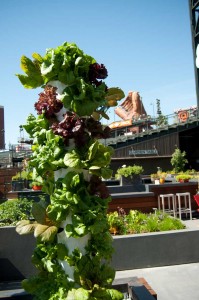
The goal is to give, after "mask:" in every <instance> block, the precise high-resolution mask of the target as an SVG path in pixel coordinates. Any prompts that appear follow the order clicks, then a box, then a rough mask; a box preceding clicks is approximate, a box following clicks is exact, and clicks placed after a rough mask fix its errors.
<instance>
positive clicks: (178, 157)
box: [171, 148, 188, 173]
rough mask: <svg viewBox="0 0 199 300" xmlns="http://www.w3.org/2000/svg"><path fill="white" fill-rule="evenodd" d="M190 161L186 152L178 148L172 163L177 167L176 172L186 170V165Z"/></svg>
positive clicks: (173, 155)
mask: <svg viewBox="0 0 199 300" xmlns="http://www.w3.org/2000/svg"><path fill="white" fill-rule="evenodd" d="M187 163H188V160H187V159H186V152H185V151H183V152H182V151H181V150H180V149H179V148H176V149H175V151H174V153H173V154H172V158H171V165H172V166H173V167H174V169H175V173H179V172H182V171H184V168H185V165H186V164H187Z"/></svg>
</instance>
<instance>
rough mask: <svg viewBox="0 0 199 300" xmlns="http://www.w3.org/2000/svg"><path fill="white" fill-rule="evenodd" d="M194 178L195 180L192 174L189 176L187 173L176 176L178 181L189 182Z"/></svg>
mask: <svg viewBox="0 0 199 300" xmlns="http://www.w3.org/2000/svg"><path fill="white" fill-rule="evenodd" d="M192 178H193V176H192V175H190V174H187V173H180V174H178V175H176V180H177V181H189V180H190V179H192Z"/></svg>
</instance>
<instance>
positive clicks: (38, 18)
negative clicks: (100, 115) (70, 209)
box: [0, 0, 197, 147]
mask: <svg viewBox="0 0 199 300" xmlns="http://www.w3.org/2000/svg"><path fill="white" fill-rule="evenodd" d="M0 2H1V3H0V4H1V9H0V36H1V45H2V46H1V51H0V53H1V55H0V69H1V80H0V83H1V96H0V105H3V106H4V111H5V138H6V147H8V144H9V143H12V144H13V143H17V137H19V126H20V125H21V124H24V123H25V122H26V118H27V116H28V115H29V114H30V113H34V114H35V111H34V103H35V102H36V101H37V99H38V94H39V93H40V89H36V90H31V89H30V90H28V89H24V88H23V86H22V85H21V84H20V82H19V80H18V78H17V77H16V76H15V74H16V73H21V74H22V73H23V72H22V71H21V69H20V58H21V56H22V55H26V56H28V57H29V58H31V55H32V53H33V52H38V53H40V54H41V55H44V54H45V50H46V48H53V47H57V46H59V45H61V44H62V43H63V42H65V41H67V42H74V43H76V44H77V45H78V46H79V47H80V48H81V49H82V50H83V51H84V52H85V53H86V54H89V55H91V56H93V57H94V58H95V59H96V60H97V61H98V63H103V64H104V65H105V66H106V68H107V69H108V74H109V75H108V78H107V79H106V84H107V85H108V86H109V87H113V86H117V87H120V88H121V89H123V91H124V93H125V95H127V94H128V92H129V91H138V92H139V93H140V96H141V97H142V101H143V104H144V107H145V109H146V111H147V113H148V114H149V115H153V111H156V99H160V105H161V110H162V113H163V114H164V115H167V114H172V113H173V112H174V110H175V109H178V108H186V107H190V106H192V105H196V104H197V101H196V91H195V77H194V62H193V52H192V41H191V29H190V18H189V6H188V0H167V1H162V0H151V1H149V0H142V1H141V0H125V1H124V0H100V1H93V0H84V1H82V0H73V1H71V0H70V1H69V0H56V1H54V0H53V1H52V0H48V1H47V0H28V1H27V0H1V1H0ZM109 115H110V122H111V121H114V120H118V119H119V118H118V117H117V116H116V117H114V113H113V111H110V112H109Z"/></svg>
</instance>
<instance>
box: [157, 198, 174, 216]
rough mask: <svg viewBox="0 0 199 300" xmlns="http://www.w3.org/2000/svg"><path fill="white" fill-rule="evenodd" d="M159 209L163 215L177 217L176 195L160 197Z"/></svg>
mask: <svg viewBox="0 0 199 300" xmlns="http://www.w3.org/2000/svg"><path fill="white" fill-rule="evenodd" d="M158 209H159V210H162V211H163V213H168V214H170V215H173V216H174V218H175V216H176V208H175V196H174V194H161V195H159V196H158Z"/></svg>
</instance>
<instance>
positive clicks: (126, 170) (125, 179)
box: [115, 165, 144, 185]
mask: <svg viewBox="0 0 199 300" xmlns="http://www.w3.org/2000/svg"><path fill="white" fill-rule="evenodd" d="M143 172H144V169H143V167H142V166H138V165H133V166H126V165H124V166H122V167H121V168H119V169H118V170H117V172H116V174H115V177H116V178H120V179H121V181H122V185H123V184H141V176H140V175H141V174H142V173H143Z"/></svg>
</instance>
